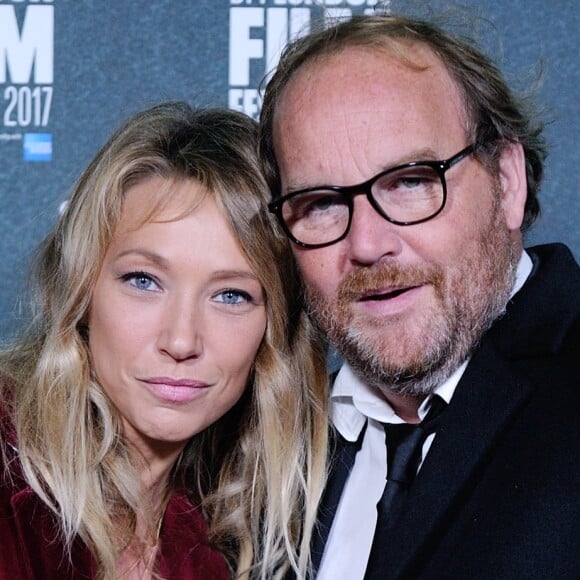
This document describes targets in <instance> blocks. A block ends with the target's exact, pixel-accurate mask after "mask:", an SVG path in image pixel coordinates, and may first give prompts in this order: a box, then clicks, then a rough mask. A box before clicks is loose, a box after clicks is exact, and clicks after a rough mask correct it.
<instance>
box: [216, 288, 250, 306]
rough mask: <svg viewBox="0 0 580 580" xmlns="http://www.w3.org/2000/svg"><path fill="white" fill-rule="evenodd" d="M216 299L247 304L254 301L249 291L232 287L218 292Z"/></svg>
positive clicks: (225, 302) (229, 302)
mask: <svg viewBox="0 0 580 580" xmlns="http://www.w3.org/2000/svg"><path fill="white" fill-rule="evenodd" d="M215 299H216V300H217V301H218V302H223V303H224V304H246V303H248V302H251V301H252V297H251V296H250V295H249V294H248V293H247V292H244V291H242V290H232V289H228V290H223V291H222V292H220V293H219V294H216V295H215Z"/></svg>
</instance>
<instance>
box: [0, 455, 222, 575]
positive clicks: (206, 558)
mask: <svg viewBox="0 0 580 580" xmlns="http://www.w3.org/2000/svg"><path fill="white" fill-rule="evenodd" d="M6 455H7V457H6V459H7V461H9V462H10V473H11V475H12V477H11V478H8V477H7V476H6V474H5V472H4V471H5V467H6V466H5V465H1V466H0V580H24V579H26V580H81V579H85V580H87V579H92V578H94V577H95V567H94V562H93V561H92V558H91V555H90V553H89V551H88V550H87V548H86V547H85V546H84V545H83V543H82V542H81V541H80V540H78V541H75V543H74V545H73V548H72V554H71V558H69V557H68V555H67V554H66V552H65V550H64V548H63V545H62V542H61V541H60V540H59V535H58V533H57V532H58V527H57V525H58V524H57V522H56V519H55V516H54V515H53V514H52V512H51V511H50V510H49V509H48V508H47V507H46V505H45V504H44V503H43V502H42V500H41V499H40V498H39V497H38V496H37V495H36V494H35V493H34V492H33V491H32V489H31V488H30V487H29V486H28V485H27V484H26V482H25V481H24V480H23V478H22V476H21V473H20V469H19V462H18V456H17V452H16V450H15V447H13V446H12V445H10V444H8V445H7V447H6ZM206 529H207V528H206V524H205V521H204V519H203V518H202V516H201V514H200V513H199V512H198V511H197V510H196V509H195V508H194V507H193V505H192V504H191V503H190V502H189V500H188V499H187V497H186V496H185V494H184V493H180V492H176V493H175V494H174V495H173V496H172V497H171V499H170V501H169V504H168V506H167V510H166V512H165V516H164V519H163V524H162V527H161V533H160V537H159V541H160V549H159V555H158V559H157V571H158V573H159V574H160V575H161V577H162V578H165V579H167V580H229V579H230V578H231V574H230V572H229V571H228V566H227V564H226V562H225V560H224V558H223V556H222V555H221V554H220V552H218V551H217V550H215V549H214V548H212V547H211V546H210V545H209V544H208V541H207V537H206Z"/></svg>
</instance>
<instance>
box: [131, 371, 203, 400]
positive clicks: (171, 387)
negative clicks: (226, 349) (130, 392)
mask: <svg viewBox="0 0 580 580" xmlns="http://www.w3.org/2000/svg"><path fill="white" fill-rule="evenodd" d="M140 380H141V382H143V383H144V384H145V385H146V387H147V388H148V389H149V391H150V392H151V393H153V395H155V396H156V397H157V398H158V399H161V400H162V401H165V402H170V403H188V402H189V401H192V400H194V399H195V398H197V397H199V396H201V395H202V394H203V393H204V392H205V391H206V389H208V388H209V385H208V384H207V383H205V382H203V381H197V380H191V379H174V378H171V377H148V378H145V379H140Z"/></svg>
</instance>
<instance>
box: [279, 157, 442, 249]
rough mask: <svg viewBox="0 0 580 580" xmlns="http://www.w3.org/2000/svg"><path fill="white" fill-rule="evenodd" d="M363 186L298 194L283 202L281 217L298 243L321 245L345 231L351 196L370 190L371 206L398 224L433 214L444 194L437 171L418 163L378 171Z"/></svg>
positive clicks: (425, 217)
mask: <svg viewBox="0 0 580 580" xmlns="http://www.w3.org/2000/svg"><path fill="white" fill-rule="evenodd" d="M337 189H338V188H337ZM366 189H367V190H366V191H365V189H363V188H361V190H360V191H355V190H351V189H350V188H348V187H347V188H340V189H338V190H337V191H334V190H332V189H328V190H326V189H320V190H312V191H308V192H304V193H301V194H298V195H296V196H294V197H291V198H289V199H287V200H286V201H285V202H284V204H283V205H282V218H283V219H284V222H285V223H286V226H287V227H288V230H289V231H290V233H291V234H292V236H294V238H295V239H296V240H298V241H299V242H301V243H303V244H307V245H308V244H312V245H316V244H325V243H329V242H332V241H335V240H337V239H339V238H340V237H342V236H343V235H344V233H345V232H346V229H347V228H348V226H349V220H350V213H351V211H352V203H353V202H352V196H353V195H357V194H362V193H366V194H367V195H369V193H370V195H371V196H372V199H373V200H374V207H375V209H376V210H377V211H378V212H379V213H380V214H381V215H382V216H383V217H384V218H386V219H388V220H389V221H392V222H394V223H401V224H408V223H413V222H419V221H423V220H425V219H428V218H430V217H431V216H433V215H435V214H436V213H437V212H438V211H439V210H440V209H441V206H442V204H443V201H444V197H445V195H444V185H443V182H442V177H441V175H440V174H439V172H438V171H437V170H436V169H434V168H433V167H431V166H429V165H421V164H417V165H414V166H407V167H402V168H400V169H397V170H395V171H388V172H385V173H382V174H379V175H378V176H376V178H375V179H374V180H372V181H371V182H370V183H369V184H367V188H366Z"/></svg>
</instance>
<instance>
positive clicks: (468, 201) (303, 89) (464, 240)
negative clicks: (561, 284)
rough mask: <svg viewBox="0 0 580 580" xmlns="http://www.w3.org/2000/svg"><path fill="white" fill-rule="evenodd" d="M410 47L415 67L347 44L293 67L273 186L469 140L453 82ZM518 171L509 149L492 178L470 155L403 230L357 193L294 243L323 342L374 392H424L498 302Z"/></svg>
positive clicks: (512, 235) (282, 108) (513, 241)
mask: <svg viewBox="0 0 580 580" xmlns="http://www.w3.org/2000/svg"><path fill="white" fill-rule="evenodd" d="M412 50H413V53H412V56H413V61H414V62H415V63H416V64H418V65H419V67H410V66H408V64H404V63H402V62H401V61H400V60H399V59H397V58H396V57H394V56H392V55H389V54H387V53H384V52H379V51H377V50H370V49H356V48H352V49H347V50H345V51H343V52H341V53H339V54H337V55H334V56H330V57H326V58H324V59H321V60H319V61H316V62H314V63H310V64H308V65H306V66H304V67H303V68H302V69H300V71H299V72H298V73H297V74H296V75H295V77H294V79H293V80H292V81H291V83H290V84H289V85H288V87H287V88H286V89H285V91H284V93H283V95H282V98H281V100H280V102H279V105H278V108H277V110H276V116H275V124H274V143H275V148H276V157H277V159H278V163H279V165H280V171H281V181H282V194H285V193H287V192H289V191H293V190H296V189H300V188H306V187H314V186H322V185H352V184H355V183H360V182H363V181H366V180H367V179H369V178H370V177H372V176H373V175H375V174H377V173H379V172H381V171H384V170H386V169H389V168H391V167H394V166H396V165H400V164H402V163H406V162H409V161H417V160H439V159H447V158H449V157H451V156H452V155H454V154H455V153H457V152H458V151H460V150H461V149H463V148H464V147H466V146H467V145H469V144H470V143H469V141H468V137H467V132H466V129H465V127H466V120H465V113H464V110H463V105H462V101H461V97H460V93H459V91H458V89H457V87H456V86H455V84H454V83H453V81H452V80H451V78H450V77H449V75H448V74H447V72H446V71H445V69H444V68H443V66H442V65H441V63H440V62H439V60H438V59H437V58H435V57H434V56H433V55H432V54H431V53H430V52H429V51H427V50H426V49H424V48H422V47H418V46H415V47H413V48H412ZM522 167H523V164H522V163H521V149H517V148H516V147H513V148H509V149H508V152H507V153H506V154H505V155H502V159H501V160H500V164H499V171H498V174H497V175H493V176H492V175H491V174H490V172H489V171H488V170H486V169H485V168H484V167H483V166H482V165H481V164H480V163H479V162H478V161H477V160H476V159H475V158H474V157H473V156H470V157H468V158H467V159H465V160H463V161H461V162H460V163H458V164H457V165H455V166H454V167H452V168H451V169H450V170H449V171H448V172H447V173H446V180H447V190H448V196H447V203H446V205H445V208H444V210H443V211H442V212H441V213H440V214H439V215H438V216H436V217H435V218H433V219H432V220H430V221H427V222H425V223H421V224H416V225H412V226H397V225H394V224H392V223H390V222H388V221H386V220H385V219H383V218H382V217H381V216H380V215H379V214H378V213H377V212H376V211H375V210H374V209H373V208H372V207H371V205H370V204H369V202H368V200H367V198H366V197H365V196H364V195H358V196H356V197H355V199H354V214H353V221H352V225H351V229H350V232H349V234H348V236H347V237H346V238H345V239H344V240H342V241H340V242H338V243H335V244H334V245H331V246H328V247H325V248H320V249H304V248H300V247H298V246H295V247H294V252H295V257H296V260H297V262H298V266H299V268H300V270H301V272H302V275H303V277H304V280H305V283H306V287H307V293H308V297H309V302H310V304H311V307H312V311H313V313H314V315H315V317H316V318H317V320H318V321H319V323H320V324H321V326H322V327H323V328H324V330H325V331H326V332H327V333H328V336H329V339H330V341H331V343H332V344H333V345H334V346H335V347H336V348H337V349H338V351H339V352H340V353H341V354H342V355H343V357H345V359H346V360H347V361H348V362H349V363H350V364H351V365H352V366H353V367H354V368H355V369H356V370H358V371H359V373H361V374H362V375H363V378H364V379H365V380H367V381H368V382H369V383H371V384H375V385H376V386H378V387H382V388H383V392H384V393H386V394H388V393H391V394H393V393H395V394H414V395H420V394H426V393H428V392H430V391H432V389H433V388H434V387H435V386H436V385H437V384H439V383H440V382H442V380H444V379H445V378H446V377H447V376H448V375H449V374H451V372H453V370H454V369H455V368H456V367H457V366H459V364H460V363H461V362H462V361H463V360H464V359H465V358H466V356H467V355H468V354H469V351H470V349H471V348H472V347H473V345H474V344H475V342H477V340H478V339H479V337H480V335H481V334H482V332H484V330H485V329H486V328H487V327H488V326H489V324H490V323H491V322H492V321H493V320H494V319H495V318H496V317H497V316H498V315H499V314H500V313H501V311H502V310H503V308H504V307H505V304H506V302H507V299H508V297H509V292H510V290H511V287H512V284H513V272H514V267H515V264H517V260H518V257H519V254H520V250H521V245H520V244H521V242H520V235H519V226H520V224H521V218H522V211H523V204H524V201H525V179H524V180H523V184H522V174H521V170H522Z"/></svg>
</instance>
